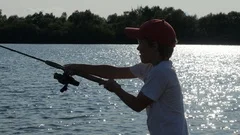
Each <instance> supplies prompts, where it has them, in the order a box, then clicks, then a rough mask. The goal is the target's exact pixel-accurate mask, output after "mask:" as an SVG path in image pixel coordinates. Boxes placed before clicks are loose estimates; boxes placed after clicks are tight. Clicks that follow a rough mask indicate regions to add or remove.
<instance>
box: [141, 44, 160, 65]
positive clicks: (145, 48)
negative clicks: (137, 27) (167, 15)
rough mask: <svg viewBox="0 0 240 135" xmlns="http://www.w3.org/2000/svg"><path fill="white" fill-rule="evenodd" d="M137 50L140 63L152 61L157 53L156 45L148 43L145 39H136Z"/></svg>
mask: <svg viewBox="0 0 240 135" xmlns="http://www.w3.org/2000/svg"><path fill="white" fill-rule="evenodd" d="M137 50H138V51H139V53H140V59H141V62H142V63H153V62H154V61H155V59H156V58H157V57H156V56H157V55H158V50H157V45H151V46H150V45H149V43H148V42H147V40H138V47H137Z"/></svg>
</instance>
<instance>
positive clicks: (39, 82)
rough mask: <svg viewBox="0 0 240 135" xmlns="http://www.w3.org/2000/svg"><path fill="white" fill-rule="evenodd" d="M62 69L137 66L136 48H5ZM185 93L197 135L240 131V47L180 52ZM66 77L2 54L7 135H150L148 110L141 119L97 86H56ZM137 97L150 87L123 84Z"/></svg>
mask: <svg viewBox="0 0 240 135" xmlns="http://www.w3.org/2000/svg"><path fill="white" fill-rule="evenodd" d="M5 46H7V47H10V48H12V49H16V50H19V51H22V52H24V53H27V54H30V55H34V56H36V57H39V58H42V59H44V60H52V61H55V62H58V63H59V64H68V63H85V64H111V65H115V66H131V65H134V64H136V63H138V62H139V61H140V59H139V57H138V51H137V50H136V47H137V45H14V44H8V45H5ZM172 61H173V63H174V66H175V68H176V72H177V74H178V77H179V79H180V82H181V84H182V88H183V95H184V103H185V110H186V111H185V112H186V118H187V122H188V126H189V131H190V133H191V134H193V135H201V134H202V135H226V134H235V133H236V134H237V133H238V132H240V104H239V102H240V46H212V45H211V46H210V45H195V46H194V45H178V46H177V47H176V49H175V52H174V54H173V57H172ZM55 72H59V73H61V71H59V70H57V69H54V68H52V67H49V66H47V65H45V64H44V63H42V62H39V61H36V60H33V59H30V58H28V57H25V56H22V55H20V54H17V53H14V52H11V51H8V50H5V49H3V48H0V88H1V93H0V134H3V135H12V134H24V135H41V134H42V135H43V134H44V135H45V134H54V135H72V134H81V135H146V134H148V131H147V126H146V112H145V110H144V111H142V112H140V113H137V112H134V111H132V110H131V109H130V108H128V107H127V106H126V105H125V104H124V103H123V102H121V101H120V99H119V98H118V97H117V96H116V95H114V94H112V93H110V92H108V91H106V90H105V89H103V87H102V86H99V85H98V84H96V83H94V82H91V81H88V80H85V79H83V78H80V77H75V78H76V79H77V80H79V81H80V86H78V87H75V86H70V87H69V90H68V91H67V92H65V93H60V92H59V90H60V89H61V87H62V85H61V84H59V83H57V81H56V80H54V79H53V73H55ZM118 82H119V83H120V84H122V87H123V88H124V89H125V90H126V91H128V92H130V93H132V94H133V95H137V93H138V91H139V90H140V88H141V86H142V85H143V83H142V82H141V81H139V80H137V79H130V80H118Z"/></svg>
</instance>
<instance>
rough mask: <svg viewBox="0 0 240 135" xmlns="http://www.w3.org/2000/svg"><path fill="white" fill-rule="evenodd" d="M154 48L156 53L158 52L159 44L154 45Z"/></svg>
mask: <svg viewBox="0 0 240 135" xmlns="http://www.w3.org/2000/svg"><path fill="white" fill-rule="evenodd" d="M152 47H153V48H154V49H155V50H156V51H158V44H157V43H154V44H153V45H152Z"/></svg>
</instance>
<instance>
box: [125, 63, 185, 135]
mask: <svg viewBox="0 0 240 135" xmlns="http://www.w3.org/2000/svg"><path fill="white" fill-rule="evenodd" d="M130 70H131V72H132V73H133V74H134V75H135V76H136V77H138V78H140V79H141V80H143V81H144V85H143V87H142V89H141V92H143V94H144V95H145V96H147V97H148V98H150V99H152V100H153V101H154V102H153V103H152V104H151V105H149V106H148V107H147V108H146V110H147V116H148V118H147V125H148V129H149V132H150V134H151V135H187V134H188V129H187V123H186V119H185V117H184V107H183V96H182V91H181V86H180V84H179V81H178V77H177V75H176V73H175V70H174V68H173V66H172V62H171V61H162V62H160V63H159V64H158V65H156V66H152V65H151V64H143V63H140V64H137V65H135V66H132V67H131V68H130Z"/></svg>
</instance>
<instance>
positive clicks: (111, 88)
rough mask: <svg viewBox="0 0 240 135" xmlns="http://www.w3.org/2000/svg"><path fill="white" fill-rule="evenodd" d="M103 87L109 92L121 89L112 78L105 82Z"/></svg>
mask: <svg viewBox="0 0 240 135" xmlns="http://www.w3.org/2000/svg"><path fill="white" fill-rule="evenodd" d="M104 88H105V89H107V90H108V91H110V92H116V91H118V90H121V89H122V88H121V85H119V84H118V83H117V82H116V81H114V80H113V79H109V80H108V81H107V82H106V83H105V84H104Z"/></svg>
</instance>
